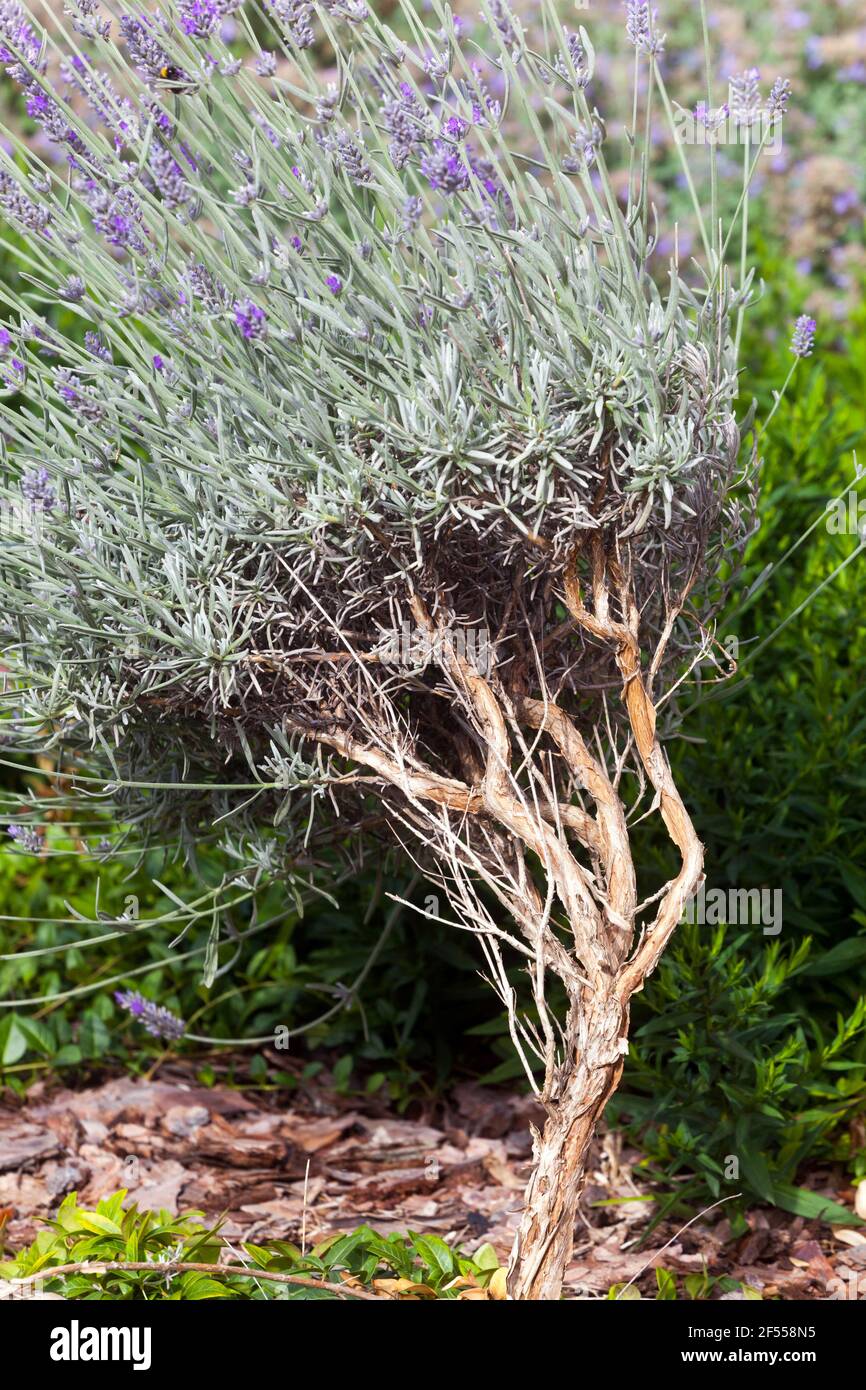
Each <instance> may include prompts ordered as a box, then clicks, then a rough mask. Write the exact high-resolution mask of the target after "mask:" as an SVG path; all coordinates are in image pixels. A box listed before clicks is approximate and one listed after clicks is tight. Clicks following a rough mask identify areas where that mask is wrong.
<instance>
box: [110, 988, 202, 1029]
mask: <svg viewBox="0 0 866 1390" xmlns="http://www.w3.org/2000/svg"><path fill="white" fill-rule="evenodd" d="M114 998H115V1002H116V1003H117V1004H119V1005H120V1007H121V1008H122V1009H126V1010H127V1011H128V1012H129V1013H130V1014H132V1017H133V1018H136V1019H138V1021H139V1023H141V1024H143V1025H144V1027H145V1029H146V1030H147V1032H148V1033H150V1034H151V1036H152V1037H154V1038H166V1039H167V1040H168V1041H170V1042H177V1041H178V1040H179V1039H180V1038H182V1037H183V1035H184V1033H185V1032H186V1024H185V1023H184V1021H183V1019H182V1018H178V1016H177V1014H173V1013H172V1012H171V1011H170V1010H169V1009H166V1008H163V1007H162V1005H160V1004H154V1003H153V1002H152V1000H150V999H145V998H144V996H143V995H141V994H139V993H138V991H137V990H132V989H130V990H125V991H124V990H120V989H118V990H116V991H115V994H114Z"/></svg>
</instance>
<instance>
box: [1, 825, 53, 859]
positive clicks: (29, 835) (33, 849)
mask: <svg viewBox="0 0 866 1390" xmlns="http://www.w3.org/2000/svg"><path fill="white" fill-rule="evenodd" d="M7 834H8V835H9V837H10V839H13V840H14V841H15V843H16V845H17V846H18V848H19V849H21V850H23V852H24V853H25V854H41V853H42V850H43V848H44V845H43V843H42V836H41V835H39V834H37V832H36V831H35V830H33V829H31V827H30V826H29V825H10V826H7Z"/></svg>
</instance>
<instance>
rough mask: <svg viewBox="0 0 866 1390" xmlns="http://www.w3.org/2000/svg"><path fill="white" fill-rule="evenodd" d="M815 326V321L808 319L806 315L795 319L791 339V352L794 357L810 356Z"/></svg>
mask: <svg viewBox="0 0 866 1390" xmlns="http://www.w3.org/2000/svg"><path fill="white" fill-rule="evenodd" d="M817 326H818V325H817V324H816V322H815V320H814V319H810V318H809V316H808V314H801V315H800V317H799V318H798V319H797V321H796V323H795V324H794V332H793V335H792V337H791V351H792V352H793V354H794V356H795V357H809V356H811V353H812V347H813V344H814V342H815V329H816V328H817Z"/></svg>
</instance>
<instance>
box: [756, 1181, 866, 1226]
mask: <svg viewBox="0 0 866 1390" xmlns="http://www.w3.org/2000/svg"><path fill="white" fill-rule="evenodd" d="M775 1192H776V1206H779V1207H781V1208H782V1210H783V1211H790V1212H793V1213H794V1215H795V1216H805V1217H807V1218H808V1219H809V1220H811V1221H826V1222H828V1223H829V1224H830V1225H842V1226H864V1225H866V1222H864V1221H861V1220H860V1218H859V1216H855V1215H854V1213H853V1212H852V1211H849V1210H848V1208H847V1207H843V1206H840V1205H839V1203H838V1202H832V1201H831V1200H830V1198H829V1197H822V1196H821V1194H820V1193H819V1192H810V1191H809V1190H808V1188H805V1187H795V1186H794V1184H793V1183H787V1182H777V1183H776V1185H775Z"/></svg>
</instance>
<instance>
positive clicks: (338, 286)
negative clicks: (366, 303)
mask: <svg viewBox="0 0 866 1390" xmlns="http://www.w3.org/2000/svg"><path fill="white" fill-rule="evenodd" d="M325 284H326V285H327V286H328V289H329V290H330V291H331V294H342V293H343V282H342V280H341V279H340V277H339V275H329V276H328V277H327V279H326V280H325Z"/></svg>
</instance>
